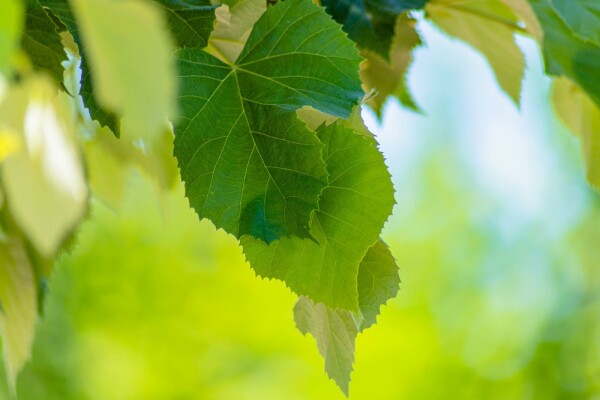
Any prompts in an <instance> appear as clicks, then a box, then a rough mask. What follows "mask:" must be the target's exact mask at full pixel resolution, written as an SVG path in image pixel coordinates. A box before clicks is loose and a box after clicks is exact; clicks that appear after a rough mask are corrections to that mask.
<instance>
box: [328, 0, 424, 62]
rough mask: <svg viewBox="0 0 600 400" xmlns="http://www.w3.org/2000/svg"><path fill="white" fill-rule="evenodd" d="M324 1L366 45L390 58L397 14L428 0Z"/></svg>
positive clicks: (348, 30) (338, 18)
mask: <svg viewBox="0 0 600 400" xmlns="http://www.w3.org/2000/svg"><path fill="white" fill-rule="evenodd" d="M321 4H323V6H325V8H326V10H327V13H329V14H330V15H331V16H332V17H333V18H334V19H335V20H336V21H337V22H338V23H340V24H342V25H343V27H344V31H346V32H347V33H348V36H349V37H350V39H352V40H354V41H355V42H356V43H357V44H358V45H359V46H360V47H361V48H362V49H368V50H370V51H373V52H375V53H377V54H379V56H381V57H382V58H383V59H384V60H389V54H390V45H391V42H392V37H393V35H394V26H395V23H396V17H397V16H398V15H399V14H401V13H403V12H405V11H407V10H411V9H418V8H423V6H424V5H425V0H397V1H387V2H386V1H381V0H377V1H373V0H322V1H321Z"/></svg>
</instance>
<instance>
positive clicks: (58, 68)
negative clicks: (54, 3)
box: [21, 1, 67, 84]
mask: <svg viewBox="0 0 600 400" xmlns="http://www.w3.org/2000/svg"><path fill="white" fill-rule="evenodd" d="M21 45H22V47H23V49H24V50H25V52H26V53H27V54H28V55H29V58H30V59H31V62H32V64H33V67H34V69H36V70H38V71H45V72H48V73H49V74H50V75H51V76H52V78H54V80H55V81H56V83H57V84H60V83H62V81H63V72H64V68H63V67H62V65H61V63H62V62H63V61H66V60H67V53H66V52H65V50H64V47H63V44H62V41H61V37H60V34H59V30H58V26H57V25H56V24H55V23H54V21H52V19H51V18H50V16H49V15H48V14H47V13H46V11H45V10H44V9H43V8H42V7H41V6H40V5H39V4H38V3H37V2H36V1H30V2H29V6H28V8H27V12H26V20H25V30H24V32H23V37H22V40H21Z"/></svg>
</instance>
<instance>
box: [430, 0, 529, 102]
mask: <svg viewBox="0 0 600 400" xmlns="http://www.w3.org/2000/svg"><path fill="white" fill-rule="evenodd" d="M425 11H426V13H427V16H428V17H429V19H431V20H432V21H433V22H435V24H436V25H437V26H438V27H440V28H441V29H442V30H444V31H445V32H446V33H448V34H449V35H451V36H454V37H456V38H458V39H460V40H462V41H464V42H465V43H467V44H469V45H470V46H472V47H473V48H474V49H476V50H478V51H479V52H481V54H483V55H484V56H485V57H486V58H487V60H488V62H489V63H490V66H491V67H492V69H493V71H494V74H495V75H496V79H497V81H498V84H499V85H500V87H501V88H502V89H503V90H504V91H505V92H506V94H508V95H509V96H510V98H511V99H512V100H513V101H514V102H515V103H516V104H519V101H520V96H521V81H522V79H523V73H524V70H525V59H524V57H523V53H521V50H520V49H519V47H518V46H517V44H516V43H515V37H514V33H515V32H516V31H519V30H521V29H522V28H521V27H520V26H519V24H518V22H519V20H518V18H517V17H516V16H515V15H514V13H513V12H512V11H511V10H510V9H509V8H508V7H507V6H506V5H504V3H503V2H502V1H501V0H489V1H477V2H465V1H464V0H432V1H430V2H429V3H427V6H426V7H425Z"/></svg>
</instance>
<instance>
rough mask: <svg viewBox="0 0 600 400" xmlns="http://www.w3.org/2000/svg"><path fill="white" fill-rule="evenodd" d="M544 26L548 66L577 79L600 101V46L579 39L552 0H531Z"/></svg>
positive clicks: (550, 70) (545, 55)
mask: <svg viewBox="0 0 600 400" xmlns="http://www.w3.org/2000/svg"><path fill="white" fill-rule="evenodd" d="M530 3H531V5H532V6H533V8H534V11H535V13H536V15H537V17H538V19H539V20H540V23H541V24H542V28H543V29H544V44H543V50H544V58H545V61H546V70H547V72H548V73H550V74H552V75H564V76H566V77H568V78H570V79H572V80H573V81H575V82H576V83H577V84H579V86H581V88H582V89H583V90H585V91H586V92H587V94H588V95H589V96H590V97H591V98H592V100H594V102H596V104H598V105H600V78H599V77H600V47H599V46H596V45H594V44H591V43H587V42H584V41H582V40H580V39H577V38H576V37H575V35H574V34H573V32H571V30H570V29H569V27H568V26H567V25H566V24H565V23H564V22H563V21H562V20H561V18H560V17H559V16H558V14H557V13H556V11H555V10H554V8H552V5H551V4H550V2H549V1H548V0H530Z"/></svg>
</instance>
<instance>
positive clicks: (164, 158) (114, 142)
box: [85, 130, 179, 209]
mask: <svg viewBox="0 0 600 400" xmlns="http://www.w3.org/2000/svg"><path fill="white" fill-rule="evenodd" d="M85 150H86V161H87V167H88V174H89V182H90V187H91V190H92V193H93V194H94V196H96V197H97V198H98V199H100V200H101V201H103V202H105V203H106V204H107V205H109V206H110V207H112V208H113V209H119V208H120V205H121V201H122V199H123V195H124V192H125V188H126V185H127V182H128V180H129V178H130V174H129V172H130V170H131V168H133V167H137V168H139V169H140V170H141V171H143V172H144V173H146V174H147V175H148V177H149V178H150V179H151V180H153V182H154V183H155V184H156V186H157V188H158V189H159V193H166V192H168V191H169V190H170V189H171V188H172V187H173V185H174V184H175V183H176V182H177V181H178V180H177V178H178V177H179V172H178V170H177V164H176V161H175V158H174V157H173V133H172V132H164V133H163V135H162V139H161V143H160V145H159V146H156V147H155V148H153V149H147V150H146V151H144V149H142V148H140V147H138V146H136V145H134V144H133V143H131V142H129V141H125V140H119V139H117V138H115V137H114V136H113V135H110V134H109V133H108V132H107V131H105V130H100V131H98V132H97V133H96V136H95V137H94V138H93V139H92V140H90V141H88V142H86V145H85Z"/></svg>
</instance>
